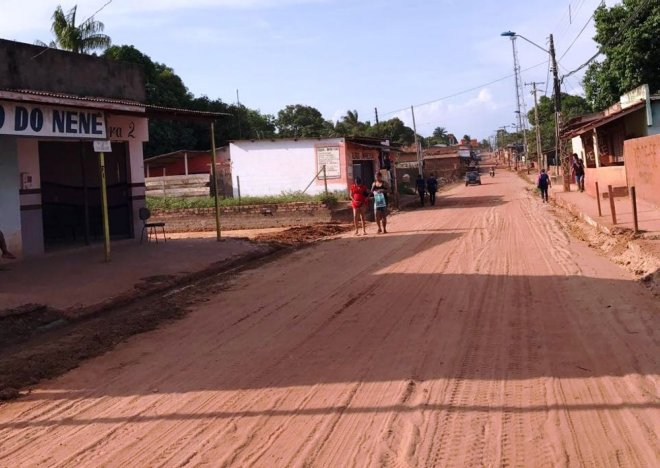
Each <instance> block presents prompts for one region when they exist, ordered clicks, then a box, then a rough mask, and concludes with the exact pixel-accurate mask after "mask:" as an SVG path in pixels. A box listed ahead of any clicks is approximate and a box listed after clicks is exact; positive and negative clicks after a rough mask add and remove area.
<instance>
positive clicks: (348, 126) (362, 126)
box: [335, 110, 371, 136]
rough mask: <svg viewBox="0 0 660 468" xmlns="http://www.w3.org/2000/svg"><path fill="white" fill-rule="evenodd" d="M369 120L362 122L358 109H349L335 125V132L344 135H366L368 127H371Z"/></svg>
mask: <svg viewBox="0 0 660 468" xmlns="http://www.w3.org/2000/svg"><path fill="white" fill-rule="evenodd" d="M370 126H371V124H370V123H369V122H360V118H359V116H358V112H357V111H356V110H353V111H350V110H349V111H348V112H347V113H346V115H345V116H344V117H342V119H341V120H340V121H339V122H337V125H335V132H336V133H337V134H338V135H342V136H364V135H365V134H366V133H367V128H368V127H370Z"/></svg>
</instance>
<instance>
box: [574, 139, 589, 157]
mask: <svg viewBox="0 0 660 468" xmlns="http://www.w3.org/2000/svg"><path fill="white" fill-rule="evenodd" d="M571 144H572V146H573V153H576V154H577V155H578V156H579V157H580V159H582V161H586V159H585V158H586V154H585V151H584V145H582V138H580V137H579V136H576V137H573V139H572V140H571Z"/></svg>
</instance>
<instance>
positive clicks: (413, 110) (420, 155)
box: [410, 106, 424, 177]
mask: <svg viewBox="0 0 660 468" xmlns="http://www.w3.org/2000/svg"><path fill="white" fill-rule="evenodd" d="M410 111H411V112H412V119H413V131H414V132H415V151H416V153H417V164H418V170H419V175H421V176H422V177H424V170H423V168H422V152H421V151H420V147H419V139H418V138H417V124H416V123H415V108H414V107H413V106H410Z"/></svg>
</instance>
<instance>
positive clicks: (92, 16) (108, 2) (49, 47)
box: [32, 0, 113, 59]
mask: <svg viewBox="0 0 660 468" xmlns="http://www.w3.org/2000/svg"><path fill="white" fill-rule="evenodd" d="M112 1H113V0H108V1H107V2H105V3H104V4H103V6H101V8H99V9H98V10H96V11H95V12H94V13H93V14H92V15H90V16H89V17H88V18H87V19H86V20H85V21H83V22H82V23H80V24H79V25H78V27H81V26H82V25H83V24H85V23H87V22H88V21H90V20H91V19H92V18H94V17H95V16H96V15H97V14H99V13H100V12H102V11H103V10H104V9H105V7H107V6H108V5H110V4H111V3H112ZM50 49H52V47H51V46H46V47H44V50H42V51H41V52H39V53H38V54H37V55H35V56H33V57H32V59H36V58H37V57H39V56H40V55H42V54H44V53H46V52H48V51H49V50H50Z"/></svg>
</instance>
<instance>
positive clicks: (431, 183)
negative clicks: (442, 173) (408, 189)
mask: <svg viewBox="0 0 660 468" xmlns="http://www.w3.org/2000/svg"><path fill="white" fill-rule="evenodd" d="M426 190H427V191H428V192H429V202H430V203H431V205H433V206H435V193H436V192H437V191H438V179H436V177H435V173H434V172H432V173H431V175H430V176H429V178H428V179H426Z"/></svg>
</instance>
